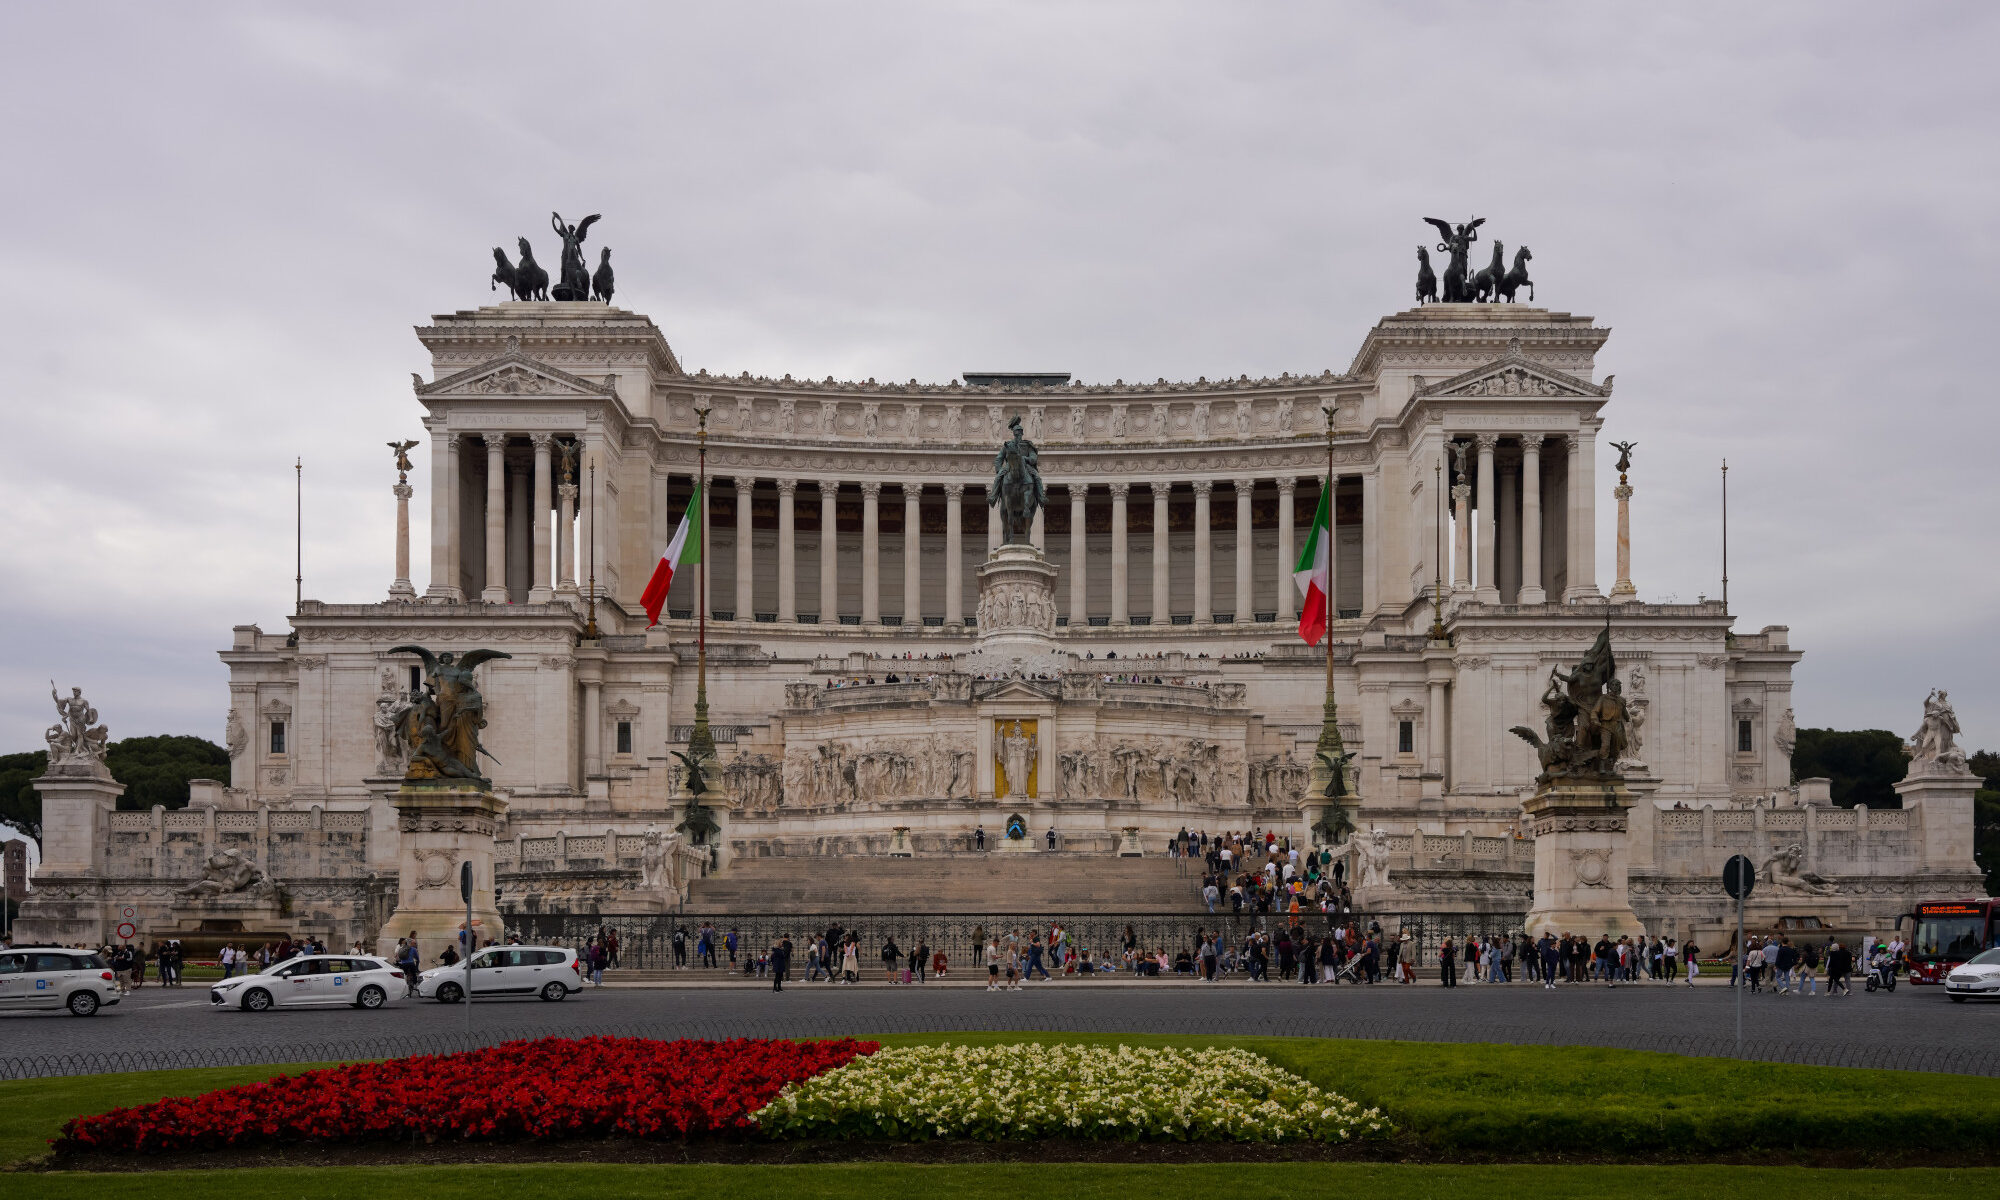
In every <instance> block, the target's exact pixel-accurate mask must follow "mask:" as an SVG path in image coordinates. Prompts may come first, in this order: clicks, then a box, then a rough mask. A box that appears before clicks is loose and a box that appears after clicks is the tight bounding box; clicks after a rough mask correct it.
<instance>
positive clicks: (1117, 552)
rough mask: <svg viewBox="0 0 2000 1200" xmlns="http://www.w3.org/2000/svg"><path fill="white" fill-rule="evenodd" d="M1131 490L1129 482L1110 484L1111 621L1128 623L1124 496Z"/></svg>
mask: <svg viewBox="0 0 2000 1200" xmlns="http://www.w3.org/2000/svg"><path fill="white" fill-rule="evenodd" d="M1131 490H1132V485H1131V484H1129V483H1123V482H1120V483H1114V484H1112V485H1111V623H1112V624H1113V625H1130V624H1131V623H1132V616H1131V613H1130V612H1129V611H1128V608H1127V603H1126V595H1125V593H1126V591H1127V587H1128V584H1129V583H1130V580H1131V569H1132V564H1131V562H1130V561H1129V560H1128V559H1127V558H1126V557H1125V497H1126V495H1127V493H1129V492H1130V491H1131Z"/></svg>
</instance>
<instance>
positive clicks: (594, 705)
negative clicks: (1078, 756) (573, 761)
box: [582, 676, 604, 779]
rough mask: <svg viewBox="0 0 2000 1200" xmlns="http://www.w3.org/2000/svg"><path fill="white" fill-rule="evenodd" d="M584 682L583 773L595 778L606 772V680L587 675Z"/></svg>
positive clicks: (587, 776) (589, 777)
mask: <svg viewBox="0 0 2000 1200" xmlns="http://www.w3.org/2000/svg"><path fill="white" fill-rule="evenodd" d="M582 682H583V775H584V778H586V779H594V778H596V777H598V776H600V775H602V774H604V681H603V680H602V679H599V678H596V677H595V676H586V677H585V678H584V679H583V681H582Z"/></svg>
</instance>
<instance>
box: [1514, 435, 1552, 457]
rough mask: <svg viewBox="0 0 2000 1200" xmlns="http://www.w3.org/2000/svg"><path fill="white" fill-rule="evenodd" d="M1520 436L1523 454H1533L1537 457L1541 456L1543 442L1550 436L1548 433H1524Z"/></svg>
mask: <svg viewBox="0 0 2000 1200" xmlns="http://www.w3.org/2000/svg"><path fill="white" fill-rule="evenodd" d="M1519 436H1520V438H1521V453H1522V454H1532V455H1535V456H1536V457H1537V458H1539V457H1541V453H1542V442H1543V441H1545V440H1546V439H1547V438H1548V434H1545V433H1524V434H1521V435H1519Z"/></svg>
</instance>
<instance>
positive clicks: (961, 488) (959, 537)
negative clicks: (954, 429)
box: [944, 483, 965, 629]
mask: <svg viewBox="0 0 2000 1200" xmlns="http://www.w3.org/2000/svg"><path fill="white" fill-rule="evenodd" d="M944 623H945V626H946V627H947V628H951V629H957V628H962V627H963V626H964V625H965V485H964V484H962V483H947V484H945V485H944Z"/></svg>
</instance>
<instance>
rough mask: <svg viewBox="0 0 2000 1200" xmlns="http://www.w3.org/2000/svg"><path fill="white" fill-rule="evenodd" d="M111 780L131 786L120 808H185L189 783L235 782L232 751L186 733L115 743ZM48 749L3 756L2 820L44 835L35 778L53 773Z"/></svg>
mask: <svg viewBox="0 0 2000 1200" xmlns="http://www.w3.org/2000/svg"><path fill="white" fill-rule="evenodd" d="M104 762H105V765H106V766H107V767H109V768H110V769H111V777H112V778H113V779H116V780H117V781H118V782H120V783H122V784H124V785H125V794H124V795H123V796H120V797H119V798H118V807H120V808H129V809H148V808H151V807H153V806H154V805H155V804H158V805H162V806H164V807H166V808H185V807H187V802H188V780H190V779H217V780H221V781H222V782H224V783H228V782H229V751H227V750H224V749H223V748H222V747H220V746H218V745H216V744H215V743H214V742H211V741H209V740H207V739H206V738H198V737H191V736H188V735H185V734H164V735H161V736H159V737H133V738H126V739H125V740H124V741H122V742H113V743H111V747H110V750H109V752H108V753H107V754H106V755H105V759H104ZM48 766H49V755H48V752H47V751H46V750H36V751H34V752H32V753H27V754H5V755H0V821H6V822H8V823H9V824H12V825H16V826H19V827H20V828H21V829H23V830H26V831H27V833H28V834H29V835H30V836H31V837H36V838H39V837H41V836H42V797H41V794H40V793H39V792H37V791H35V789H34V786H33V784H32V783H31V782H30V781H31V780H33V779H36V778H38V777H40V776H41V775H42V774H43V773H44V772H46V771H47V770H48Z"/></svg>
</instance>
